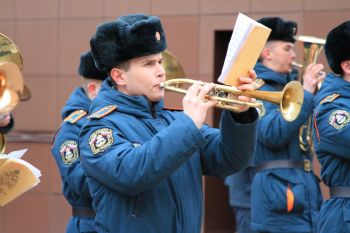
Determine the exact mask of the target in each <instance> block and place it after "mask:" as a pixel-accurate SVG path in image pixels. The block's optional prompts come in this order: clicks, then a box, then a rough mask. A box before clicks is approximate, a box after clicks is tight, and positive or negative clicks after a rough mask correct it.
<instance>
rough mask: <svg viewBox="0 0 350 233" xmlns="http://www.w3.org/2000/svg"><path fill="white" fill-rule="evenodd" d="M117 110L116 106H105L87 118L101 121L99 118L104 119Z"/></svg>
mask: <svg viewBox="0 0 350 233" xmlns="http://www.w3.org/2000/svg"><path fill="white" fill-rule="evenodd" d="M115 109H117V106H116V105H109V106H105V107H103V108H101V109H100V110H97V112H94V113H93V114H91V115H90V116H88V117H87V118H89V119H92V118H94V119H99V118H102V117H104V116H107V115H108V114H110V113H111V112H113V111H114V110H115Z"/></svg>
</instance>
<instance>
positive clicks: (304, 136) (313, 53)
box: [294, 35, 326, 151]
mask: <svg viewBox="0 0 350 233" xmlns="http://www.w3.org/2000/svg"><path fill="white" fill-rule="evenodd" d="M295 39H296V40H297V41H298V42H300V43H302V47H303V64H302V65H301V64H298V63H294V65H295V66H296V67H298V68H301V69H302V72H301V75H300V76H299V77H298V78H299V80H300V81H301V82H302V81H303V80H302V77H303V74H304V71H305V68H306V67H307V66H308V65H309V64H310V63H316V61H317V59H318V57H319V55H320V54H321V52H322V50H323V47H324V44H325V43H326V40H325V39H323V38H317V37H313V36H305V35H301V36H296V38H295ZM321 84H322V83H321V82H319V83H318V84H317V87H318V89H320V88H321ZM299 146H300V149H301V150H302V151H309V150H310V148H311V146H312V127H311V117H309V119H308V122H307V123H306V124H304V125H302V126H301V127H300V129H299Z"/></svg>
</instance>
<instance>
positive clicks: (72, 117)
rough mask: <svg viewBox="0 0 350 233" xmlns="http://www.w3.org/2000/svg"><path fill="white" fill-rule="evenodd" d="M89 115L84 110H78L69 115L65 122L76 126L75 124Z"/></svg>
mask: <svg viewBox="0 0 350 233" xmlns="http://www.w3.org/2000/svg"><path fill="white" fill-rule="evenodd" d="M86 114H87V111H84V110H76V111H74V112H72V113H71V114H69V116H67V117H66V118H64V120H63V121H64V122H69V123H71V124H74V123H75V122H77V121H79V120H80V119H81V118H82V117H83V116H85V115H86Z"/></svg>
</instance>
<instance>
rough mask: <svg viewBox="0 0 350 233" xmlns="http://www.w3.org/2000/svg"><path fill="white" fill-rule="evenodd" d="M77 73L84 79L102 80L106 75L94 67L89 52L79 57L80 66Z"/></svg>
mask: <svg viewBox="0 0 350 233" xmlns="http://www.w3.org/2000/svg"><path fill="white" fill-rule="evenodd" d="M78 73H79V74H80V75H81V76H82V77H84V78H91V79H98V80H104V79H105V78H107V76H108V75H107V73H105V72H102V71H100V70H98V69H97V68H96V66H95V61H94V57H93V56H92V53H91V51H88V52H85V53H82V54H81V55H80V64H79V68H78Z"/></svg>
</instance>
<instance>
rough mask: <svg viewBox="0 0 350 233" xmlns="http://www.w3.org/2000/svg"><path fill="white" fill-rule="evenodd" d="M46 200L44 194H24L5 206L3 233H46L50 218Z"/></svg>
mask: <svg viewBox="0 0 350 233" xmlns="http://www.w3.org/2000/svg"><path fill="white" fill-rule="evenodd" d="M48 200H49V196H48V195H47V194H46V193H41V194H38V193H36V194H33V193H26V194H23V195H22V196H20V197H18V198H17V199H16V200H15V201H12V202H11V203H9V204H8V205H6V206H5V209H6V210H5V211H6V212H5V227H4V228H3V226H2V229H4V233H18V232H35V233H47V232H48V229H49V218H51V216H50V215H49V211H48V209H49V208H48V207H49V201H48ZM1 232H2V231H1Z"/></svg>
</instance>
